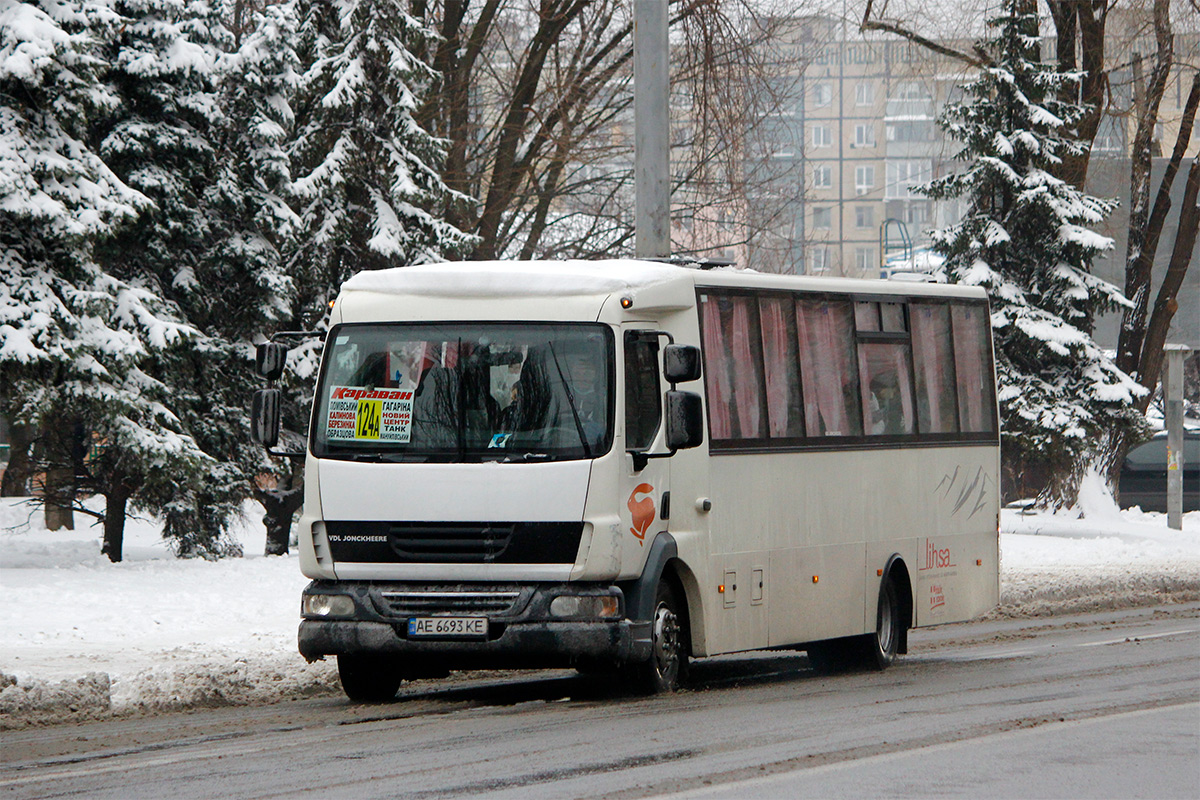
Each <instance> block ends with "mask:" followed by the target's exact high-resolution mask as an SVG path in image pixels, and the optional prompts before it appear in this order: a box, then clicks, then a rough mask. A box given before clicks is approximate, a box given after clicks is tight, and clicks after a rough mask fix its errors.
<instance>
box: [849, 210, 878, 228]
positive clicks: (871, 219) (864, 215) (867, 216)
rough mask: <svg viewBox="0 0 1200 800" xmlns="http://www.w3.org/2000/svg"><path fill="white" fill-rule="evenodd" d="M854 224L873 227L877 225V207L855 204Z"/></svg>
mask: <svg viewBox="0 0 1200 800" xmlns="http://www.w3.org/2000/svg"><path fill="white" fill-rule="evenodd" d="M854 225H855V227H858V228H872V227H874V226H875V207H874V206H855V207H854Z"/></svg>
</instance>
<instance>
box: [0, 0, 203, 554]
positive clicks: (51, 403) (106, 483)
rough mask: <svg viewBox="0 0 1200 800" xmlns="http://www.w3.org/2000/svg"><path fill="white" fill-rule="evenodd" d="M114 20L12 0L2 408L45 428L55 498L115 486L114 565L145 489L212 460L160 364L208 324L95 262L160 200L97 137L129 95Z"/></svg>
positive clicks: (109, 529) (86, 8) (3, 12)
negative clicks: (107, 56) (105, 117)
mask: <svg viewBox="0 0 1200 800" xmlns="http://www.w3.org/2000/svg"><path fill="white" fill-rule="evenodd" d="M117 21H118V20H117V19H116V17H115V16H114V15H113V14H112V13H111V11H110V10H109V9H108V8H107V7H106V6H104V5H103V4H100V3H92V2H80V3H70V2H45V3H15V2H0V276H2V278H0V339H2V341H3V345H2V346H0V383H3V385H4V389H5V390H4V392H3V393H0V397H2V398H3V408H0V412H2V413H4V414H6V415H7V416H8V417H9V418H10V419H13V420H15V421H17V422H20V423H23V424H26V425H28V426H30V427H34V428H36V429H38V430H39V431H40V432H41V435H40V441H39V443H38V444H39V456H38V464H37V467H38V469H40V470H43V471H46V472H47V473H54V472H61V473H65V476H66V479H65V480H64V481H63V482H62V483H61V484H55V485H52V486H51V487H50V488H51V490H52V493H53V494H56V495H57V496H52V497H50V498H48V499H47V500H48V502H53V503H55V504H57V505H66V506H69V505H71V504H72V503H73V502H74V500H75V499H76V496H77V494H78V492H79V491H80V490H87V491H89V492H96V493H99V494H103V495H104V496H105V497H106V500H107V503H106V507H105V510H104V511H103V512H100V513H99V516H100V518H101V519H102V520H103V522H104V545H103V549H104V552H105V553H107V554H108V556H109V558H111V559H112V560H114V561H119V560H120V559H121V535H122V531H123V526H124V521H125V514H126V507H127V504H128V503H129V502H130V500H131V499H132V501H133V503H134V504H135V505H139V504H140V503H141V500H140V496H139V495H138V494H137V492H139V491H140V490H142V489H145V488H151V489H153V488H155V487H161V485H162V484H164V483H165V482H167V481H168V480H171V479H172V478H171V477H170V476H182V477H183V478H184V479H186V478H187V477H188V476H197V475H199V474H201V472H202V466H203V464H204V462H205V458H204V456H203V454H202V453H200V452H199V450H198V449H197V448H196V447H195V443H194V442H193V441H192V439H191V438H190V437H189V436H187V435H186V433H185V432H184V431H183V426H182V424H181V422H180V420H179V419H178V417H177V416H176V415H175V414H174V413H172V411H171V410H170V407H169V404H168V401H169V394H170V392H169V390H168V389H167V387H166V386H165V385H164V384H163V383H162V382H161V381H159V380H156V379H155V378H154V377H153V376H152V374H151V373H152V370H151V369H149V367H150V365H151V364H152V363H153V362H154V361H155V360H157V359H160V358H167V357H169V356H170V354H171V353H173V352H174V351H175V350H177V349H178V348H180V347H182V346H186V343H187V342H188V341H189V340H190V339H192V338H193V337H194V335H195V331H194V330H193V329H192V328H190V327H189V326H187V325H186V324H184V323H183V322H182V320H180V319H179V317H178V314H177V313H176V309H175V308H174V307H173V306H172V305H171V304H169V303H167V302H164V301H163V300H162V298H160V297H158V296H157V295H155V294H154V293H153V292H150V291H147V290H146V289H145V288H143V287H141V286H137V285H134V284H132V283H130V282H127V281H124V280H122V279H121V278H120V277H119V276H114V275H113V274H110V273H108V272H106V271H105V270H104V269H102V268H101V266H99V265H98V264H97V263H96V261H95V260H94V258H93V249H94V248H93V245H94V242H96V241H103V240H104V239H105V238H107V237H111V236H112V235H113V234H114V232H115V231H117V230H118V228H119V226H120V225H122V224H128V223H129V221H130V220H131V219H133V218H135V217H136V216H137V215H138V214H140V213H142V212H143V211H144V209H145V208H146V207H147V206H148V205H149V203H148V201H147V198H146V197H145V196H144V195H142V194H141V193H139V192H137V191H136V190H134V189H133V188H131V187H130V186H129V185H127V184H126V183H125V182H123V181H122V180H121V179H120V178H119V177H118V176H117V175H116V174H114V173H113V172H112V171H111V170H110V169H109V168H108V166H107V165H106V164H105V163H104V162H103V161H102V160H101V158H100V157H99V155H98V154H97V153H96V152H95V150H94V149H93V148H90V147H89V146H88V142H87V140H86V134H87V130H88V127H89V124H91V122H92V121H93V120H95V119H96V118H97V117H98V116H100V115H101V114H103V113H105V112H107V111H110V110H111V109H112V108H113V107H115V105H116V103H117V99H116V97H115V96H114V95H113V94H112V93H111V92H110V91H109V90H108V89H107V87H105V86H104V85H103V83H102V82H101V81H100V80H99V77H98V73H99V70H100V69H101V67H102V64H103V61H102V58H101V55H100V54H99V53H98V52H97V49H96V44H95V39H94V38H93V36H92V32H94V31H96V30H100V29H105V28H107V27H110V26H112V25H114V24H116V23H117ZM77 510H81V511H83V510H87V511H88V512H89V513H96V512H92V511H91V510H90V509H84V508H82V507H78V508H77Z"/></svg>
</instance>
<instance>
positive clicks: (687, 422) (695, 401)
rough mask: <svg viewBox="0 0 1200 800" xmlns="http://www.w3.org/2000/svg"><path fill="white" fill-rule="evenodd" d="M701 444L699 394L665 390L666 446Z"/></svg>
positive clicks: (683, 448) (702, 431)
mask: <svg viewBox="0 0 1200 800" xmlns="http://www.w3.org/2000/svg"><path fill="white" fill-rule="evenodd" d="M695 349H696V348H694V347H693V348H692V350H695ZM697 363H698V362H697ZM697 377H698V376H697ZM692 380H695V378H692ZM702 444H704V407H703V404H702V403H701V402H700V395H698V394H696V393H695V392H680V391H676V390H674V389H672V390H671V391H669V392H667V447H668V448H670V449H671V450H687V449H688V448H691V447H699V446H700V445H702Z"/></svg>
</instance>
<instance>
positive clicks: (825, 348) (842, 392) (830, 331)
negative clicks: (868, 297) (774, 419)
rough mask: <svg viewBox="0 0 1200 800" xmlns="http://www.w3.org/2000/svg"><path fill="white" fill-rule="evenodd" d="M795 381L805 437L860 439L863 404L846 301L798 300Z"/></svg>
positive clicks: (850, 316) (852, 314)
mask: <svg viewBox="0 0 1200 800" xmlns="http://www.w3.org/2000/svg"><path fill="white" fill-rule="evenodd" d="M796 331H797V334H798V336H799V338H800V377H801V381H802V382H803V384H804V422H805V426H806V429H807V431H808V435H809V436H861V435H862V432H863V425H862V406H861V405H860V397H859V391H858V364H857V363H855V362H856V359H855V349H854V311H853V308H852V307H851V305H850V301H849V300H825V299H811V300H810V299H807V298H806V299H798V300H797V301H796Z"/></svg>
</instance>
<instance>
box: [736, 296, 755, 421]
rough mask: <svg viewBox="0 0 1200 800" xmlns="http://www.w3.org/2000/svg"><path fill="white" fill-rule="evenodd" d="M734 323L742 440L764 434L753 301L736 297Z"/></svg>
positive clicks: (739, 419)
mask: <svg viewBox="0 0 1200 800" xmlns="http://www.w3.org/2000/svg"><path fill="white" fill-rule="evenodd" d="M731 299H732V301H733V318H732V320H731V326H732V328H733V331H732V334H733V335H732V339H733V383H734V389H735V392H736V394H737V411H738V421H739V422H740V423H741V425H740V427H741V430H740V431H738V433H739V434H740V436H741V438H744V439H745V438H755V437H758V436H761V435H762V404H761V398H760V394H761V390H760V388H759V382H758V369H757V366H758V365H757V361H758V359H757V358H755V355H754V351H753V349H752V348H751V346H750V337H751V336H752V335H753V331H752V330H751V328H750V302H751V300H750V298H748V297H734V298H731Z"/></svg>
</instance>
